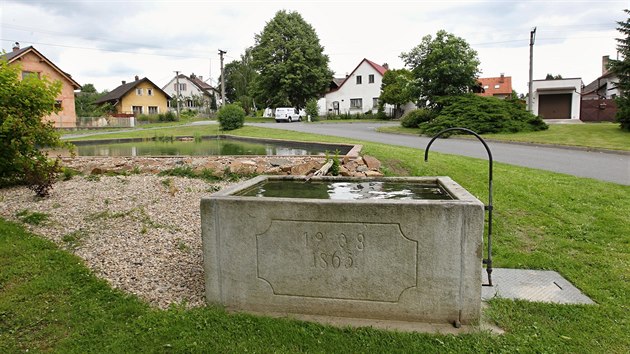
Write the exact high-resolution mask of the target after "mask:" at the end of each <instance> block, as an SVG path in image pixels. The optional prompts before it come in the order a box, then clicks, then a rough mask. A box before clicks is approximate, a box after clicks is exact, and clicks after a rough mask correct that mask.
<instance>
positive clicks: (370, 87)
mask: <svg viewBox="0 0 630 354" xmlns="http://www.w3.org/2000/svg"><path fill="white" fill-rule="evenodd" d="M387 70H388V66H387V64H383V65H379V64H376V63H375V62H373V61H371V60H368V59H363V60H361V62H360V63H359V65H357V67H356V68H355V69H354V70H353V71H352V72H351V73H350V74H348V75H346V77H345V78H344V79H334V80H333V81H332V82H331V85H330V91H328V92H327V93H326V95H325V96H324V98H323V99H321V100H320V101H319V106H320V114H322V115H328V114H359V113H366V112H372V113H376V111H377V109H378V97H379V96H380V95H381V83H382V81H383V75H384V74H385V72H386V71H387ZM392 109H393V107H392V106H390V105H385V110H386V112H389V111H391V110H392Z"/></svg>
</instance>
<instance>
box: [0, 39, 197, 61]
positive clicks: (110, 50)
mask: <svg viewBox="0 0 630 354" xmlns="http://www.w3.org/2000/svg"><path fill="white" fill-rule="evenodd" d="M0 40H1V41H7V42H19V41H20V40H19V39H7V38H0ZM28 43H32V44H38V45H47V46H51V47H61V48H72V49H85V50H95V51H99V52H111V53H125V54H135V55H152V56H158V57H171V58H186V59H208V57H209V56H210V54H208V56H207V57H197V56H192V55H174V54H157V53H138V52H131V51H126V50H119V49H103V48H94V47H82V46H76V45H64V44H53V43H44V42H32V41H29V42H28Z"/></svg>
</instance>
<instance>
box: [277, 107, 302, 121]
mask: <svg viewBox="0 0 630 354" xmlns="http://www.w3.org/2000/svg"><path fill="white" fill-rule="evenodd" d="M275 118H276V122H282V121H286V122H289V123H291V122H296V121H297V122H299V121H301V120H302V116H301V115H300V111H299V110H298V109H297V108H293V107H278V108H276V113H275Z"/></svg>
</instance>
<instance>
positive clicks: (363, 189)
mask: <svg viewBox="0 0 630 354" xmlns="http://www.w3.org/2000/svg"><path fill="white" fill-rule="evenodd" d="M236 195H239V196H245V197H276V198H310V199H335V200H359V199H398V200H411V199H433V200H436V199H437V200H452V199H453V197H452V196H451V195H450V194H448V192H446V191H445V190H444V189H443V188H442V187H440V186H439V185H437V184H428V183H411V182H391V181H388V182H381V181H366V182H329V181H325V182H324V181H321V182H320V181H309V182H304V181H299V180H298V181H282V180H280V181H278V180H276V181H274V180H267V181H265V182H263V183H260V184H257V185H255V186H252V187H251V188H249V189H245V190H243V191H240V192H239V193H236Z"/></svg>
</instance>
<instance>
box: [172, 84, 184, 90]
mask: <svg viewBox="0 0 630 354" xmlns="http://www.w3.org/2000/svg"><path fill="white" fill-rule="evenodd" d="M173 87H174V88H175V92H177V83H175V84H174V85H173ZM179 91H186V84H179Z"/></svg>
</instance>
